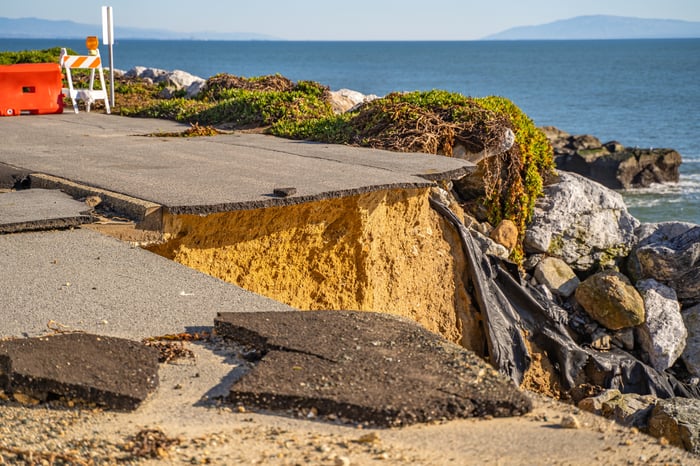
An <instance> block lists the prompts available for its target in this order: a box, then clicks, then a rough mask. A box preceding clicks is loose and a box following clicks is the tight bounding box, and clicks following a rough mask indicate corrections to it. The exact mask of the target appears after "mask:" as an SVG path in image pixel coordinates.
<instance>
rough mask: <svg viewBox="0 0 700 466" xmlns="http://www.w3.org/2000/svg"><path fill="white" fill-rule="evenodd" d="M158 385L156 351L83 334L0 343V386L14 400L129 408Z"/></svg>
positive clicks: (135, 344)
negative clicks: (55, 401) (59, 400)
mask: <svg viewBox="0 0 700 466" xmlns="http://www.w3.org/2000/svg"><path fill="white" fill-rule="evenodd" d="M157 387H158V351H157V350H155V349H154V348H149V347H147V346H145V345H143V344H141V343H139V342H135V341H131V340H125V339H122V338H113V337H105V336H98V335H91V334H86V333H65V334H57V335H51V336H45V337H36V338H24V339H14V340H4V341H0V389H2V390H3V391H4V392H5V393H6V395H8V396H12V397H13V398H14V399H15V400H18V401H21V400H23V399H31V400H35V401H36V402H40V401H46V400H51V399H64V400H67V401H74V402H78V403H80V404H87V405H95V406H98V407H101V408H104V409H112V410H119V411H128V410H133V409H135V408H136V407H137V406H138V405H139V404H140V403H141V402H143V401H144V400H145V399H146V397H147V396H148V394H149V393H151V392H152V391H154V390H155V389H156V388H157Z"/></svg>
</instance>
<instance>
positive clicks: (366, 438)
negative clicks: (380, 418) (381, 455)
mask: <svg viewBox="0 0 700 466" xmlns="http://www.w3.org/2000/svg"><path fill="white" fill-rule="evenodd" d="M377 442H381V438H380V437H379V434H377V433H376V432H370V433H369V434H365V435H363V436H362V437H360V438H358V439H357V443H377Z"/></svg>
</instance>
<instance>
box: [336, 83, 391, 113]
mask: <svg viewBox="0 0 700 466" xmlns="http://www.w3.org/2000/svg"><path fill="white" fill-rule="evenodd" d="M330 94H331V107H332V108H333V111H334V112H336V113H345V112H348V111H350V110H352V109H354V108H355V107H357V106H358V105H361V104H364V103H366V102H371V101H372V100H375V99H378V98H379V97H377V96H376V95H374V94H368V95H365V94H363V93H361V92H357V91H353V90H352V89H338V90H337V91H331V93H330Z"/></svg>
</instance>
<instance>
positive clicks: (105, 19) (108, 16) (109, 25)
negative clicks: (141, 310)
mask: <svg viewBox="0 0 700 466" xmlns="http://www.w3.org/2000/svg"><path fill="white" fill-rule="evenodd" d="M102 43H103V44H104V45H108V46H109V103H110V104H112V107H114V49H113V47H114V18H113V16H112V7H111V6H103V7H102Z"/></svg>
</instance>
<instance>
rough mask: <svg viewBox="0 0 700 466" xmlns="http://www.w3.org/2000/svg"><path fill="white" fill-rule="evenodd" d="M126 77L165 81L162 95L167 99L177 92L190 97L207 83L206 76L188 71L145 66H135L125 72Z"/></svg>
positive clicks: (152, 81) (157, 81)
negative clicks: (201, 76) (202, 76)
mask: <svg viewBox="0 0 700 466" xmlns="http://www.w3.org/2000/svg"><path fill="white" fill-rule="evenodd" d="M124 77H126V78H139V79H143V80H146V81H149V82H151V83H156V84H159V83H165V87H164V88H163V91H161V96H162V97H163V98H166V99H169V98H171V97H173V96H174V95H176V93H177V92H184V94H185V96H186V97H188V98H191V97H194V96H196V95H197V94H199V92H200V91H201V90H202V88H203V87H204V84H205V83H206V80H205V79H204V78H200V77H199V76H194V75H192V74H190V73H188V72H186V71H182V70H174V71H167V70H161V69H159V68H146V67H144V66H135V67H134V68H132V69H130V70H129V71H127V72H126V73H124Z"/></svg>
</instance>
